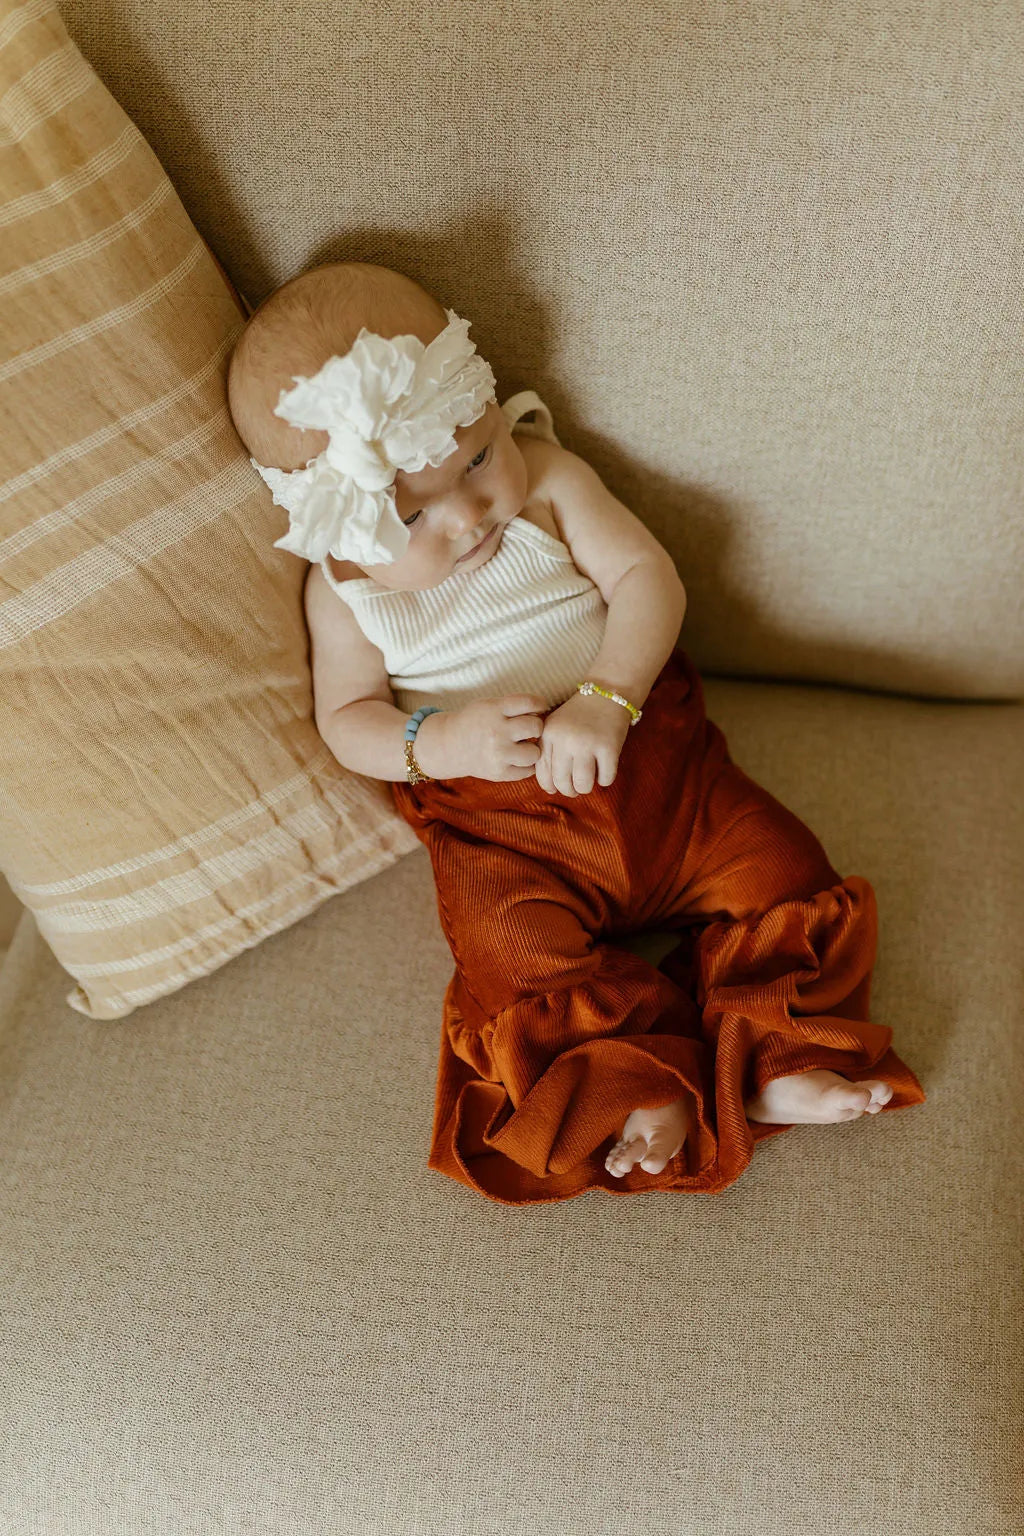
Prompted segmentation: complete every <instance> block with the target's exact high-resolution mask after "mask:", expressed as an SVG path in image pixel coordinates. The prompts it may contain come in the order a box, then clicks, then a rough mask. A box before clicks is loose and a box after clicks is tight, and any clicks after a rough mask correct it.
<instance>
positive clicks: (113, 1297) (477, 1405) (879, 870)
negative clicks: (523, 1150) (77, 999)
mask: <svg viewBox="0 0 1024 1536" xmlns="http://www.w3.org/2000/svg"><path fill="white" fill-rule="evenodd" d="M706 693H707V701H708V712H709V714H710V715H711V717H712V718H713V719H715V720H716V721H717V722H718V723H719V724H720V725H721V726H722V728H723V729H724V730H725V732H726V735H727V738H728V740H729V743H730V747H731V749H732V753H733V756H734V758H735V760H736V761H737V762H738V763H739V764H740V765H741V766H743V767H744V768H745V769H746V770H747V771H748V772H749V773H751V775H752V776H753V777H754V778H756V779H758V780H759V781H760V782H761V783H763V784H765V786H766V787H767V788H769V789H770V790H771V792H772V793H773V794H775V795H777V796H778V797H779V798H780V799H782V800H783V801H784V803H786V804H788V805H791V806H792V807H793V809H794V810H795V811H797V813H798V814H799V815H801V816H802V817H803V818H804V819H805V820H806V821H807V822H808V824H809V825H810V826H811V827H812V828H813V830H814V831H816V832H817V833H818V835H819V836H820V837H821V839H822V841H823V842H824V844H825V846H826V849H827V850H828V852H829V854H830V856H831V858H832V859H833V861H834V862H835V864H836V866H837V867H838V868H839V869H841V870H842V871H844V872H859V873H861V874H863V875H865V876H867V877H868V878H870V879H871V880H872V882H873V883H874V885H875V889H876V891H877V893H878V899H879V909H880V924H881V936H880V954H879V962H878V967H877V970H876V973H875V983H874V987H873V999H874V1004H875V1011H876V1015H877V1017H878V1019H879V1021H880V1022H884V1023H888V1024H892V1025H893V1027H894V1030H895V1040H896V1043H897V1044H898V1047H899V1050H900V1051H901V1053H902V1054H903V1055H904V1056H905V1059H906V1060H907V1061H908V1062H909V1063H910V1064H911V1065H912V1066H913V1067H914V1069H915V1070H916V1071H917V1072H918V1074H919V1075H920V1077H921V1079H922V1082H923V1084H924V1087H925V1091H926V1092H927V1094H928V1101H927V1103H925V1104H924V1105H922V1106H920V1107H919V1108H915V1109H913V1110H908V1111H903V1112H900V1113H898V1114H894V1115H887V1114H882V1115H880V1116H879V1117H877V1119H875V1120H872V1121H870V1122H868V1121H867V1120H862V1121H859V1122H857V1123H855V1124H852V1125H840V1126H827V1127H821V1126H801V1127H796V1128H794V1129H791V1130H789V1131H787V1132H786V1133H784V1134H783V1135H780V1136H777V1137H774V1138H772V1139H771V1140H769V1141H768V1142H766V1143H763V1144H761V1145H759V1146H758V1147H757V1148H756V1150H755V1154H754V1161H753V1163H752V1165H751V1167H750V1168H749V1169H748V1170H747V1172H746V1173H745V1174H744V1176H743V1178H742V1179H741V1180H740V1181H739V1182H738V1183H737V1184H736V1185H734V1186H733V1187H731V1188H730V1189H729V1190H727V1191H726V1192H725V1193H724V1194H722V1195H720V1196H717V1197H710V1196H706V1197H700V1196H673V1197H672V1198H671V1199H666V1198H659V1199H657V1200H653V1199H644V1198H643V1197H637V1198H632V1197H630V1198H622V1197H613V1198H605V1197H604V1194H603V1193H597V1192H595V1193H592V1194H590V1195H588V1196H585V1197H582V1198H579V1199H576V1200H573V1201H566V1202H561V1203H557V1204H555V1205H550V1206H527V1207H510V1206H503V1205H499V1204H495V1203H492V1202H489V1201H486V1200H484V1199H482V1198H480V1197H478V1196H475V1195H473V1194H472V1193H471V1192H470V1191H469V1190H467V1189H465V1188H464V1187H462V1186H461V1185H458V1184H456V1183H454V1182H453V1181H451V1180H448V1179H446V1178H445V1177H444V1176H443V1175H441V1174H438V1173H434V1172H432V1171H431V1170H429V1169H428V1168H427V1167H426V1157H427V1150H428V1145H429V1137H430V1126H431V1113H432V1107H433V1106H432V1096H433V1088H434V1073H435V1066H436V1060H437V1047H438V1042H439V1030H440V1005H441V999H442V995H443V991H444V988H445V986H446V984H447V981H448V978H449V976H450V974H451V957H450V954H449V952H448V949H447V946H446V945H445V942H444V939H443V937H442V935H441V930H440V926H439V923H438V920H437V912H436V904H435V900H434V894H433V886H432V881H431V876H430V866H429V860H428V857H427V854H426V850H425V849H422V848H419V849H417V850H416V851H415V852H414V853H413V854H412V855H411V856H410V857H409V858H406V859H403V860H402V861H400V862H399V863H398V864H397V865H396V866H394V867H392V868H389V869H387V870H386V871H384V872H383V873H382V874H380V875H378V876H377V877H375V878H374V879H372V880H370V881H367V882H364V883H363V884H361V885H360V886H358V887H357V888H355V889H352V890H349V891H347V892H345V893H344V894H343V895H341V896H339V897H337V898H336V899H334V900H332V901H330V902H328V903H326V904H325V905H323V906H322V907H321V908H320V909H319V911H317V912H316V913H315V914H313V915H311V916H310V917H308V918H306V919H305V920H304V921H302V922H301V923H299V924H297V925H296V926H295V927H293V928H291V929H290V930H289V931H288V932H286V933H281V934H279V935H277V936H276V937H274V938H272V939H269V940H268V941H267V942H266V943H265V944H263V945H261V946H260V948H259V950H257V951H253V952H249V953H246V954H244V955H241V956H240V957H238V958H237V959H236V960H234V961H232V963H231V964H230V965H228V966H225V967H224V968H223V969H221V970H220V971H218V972H217V973H216V974H215V975H212V976H209V977H207V978H205V979H203V980H200V981H198V982H196V983H195V984H194V985H193V986H191V987H189V988H187V989H185V990H184V991H183V992H181V993H179V994H177V995H176V996H174V997H170V998H166V999H163V1000H161V1001H159V1002H157V1003H154V1004H153V1006H152V1007H150V1008H147V1009H146V1010H144V1011H143V1012H141V1013H140V1014H139V1015H138V1016H137V1017H136V1018H134V1019H132V1020H130V1021H129V1022H127V1023H120V1024H115V1025H110V1024H97V1023H93V1022H90V1021H88V1020H83V1019H81V1018H78V1017H76V1016H75V1015H74V1014H72V1013H71V1012H69V1010H68V1009H67V1008H66V1007H65V1006H64V1003H63V991H64V988H63V983H62V980H61V976H60V972H59V971H58V969H57V967H56V966H55V965H54V963H53V962H52V960H51V958H50V957H49V956H48V954H47V952H46V950H45V949H44V948H43V946H42V945H41V944H40V943H39V941H38V940H37V939H35V937H34V934H33V932H32V929H31V920H30V919H26V920H25V921H24V922H23V924H22V926H21V928H20V929H19V932H18V935H17V938H16V940H15V945H14V948H13V950H12V954H11V957H10V961H9V964H8V969H7V972H6V974H5V975H4V976H3V977H2V978H0V985H2V986H3V988H4V991H3V993H2V994H0V1016H2V1017H3V1018H5V1019H6V1021H7V1031H6V1035H5V1037H4V1038H3V1041H2V1043H0V1095H2V1099H3V1115H2V1118H0V1202H2V1204H0V1232H2V1233H3V1247H2V1251H0V1265H2V1273H0V1294H3V1295H4V1297H5V1298H6V1316H5V1323H4V1328H3V1330H2V1331H0V1362H2V1368H0V1382H2V1383H3V1386H2V1387H0V1392H2V1393H3V1395H4V1401H3V1402H2V1403H0V1416H2V1417H3V1418H4V1419H5V1420H6V1422H7V1426H8V1428H7V1431H6V1441H5V1448H4V1449H3V1450H2V1451H0V1489H3V1490H4V1492H3V1493H2V1494H0V1510H2V1511H3V1515H2V1516H0V1519H2V1518H6V1520H7V1522H8V1528H9V1529H11V1530H12V1531H13V1530H18V1531H19V1532H20V1531H25V1532H30V1531H31V1532H35V1531H39V1532H42V1531H48V1530H50V1529H52V1527H53V1520H54V1518H55V1515H54V1512H55V1511H60V1512H62V1516H61V1518H64V1517H65V1515H66V1518H67V1519H71V1516H70V1514H68V1513H67V1512H70V1511H74V1516H73V1521H74V1530H75V1533H76V1536H108V1533H109V1532H110V1531H111V1530H113V1529H116V1530H119V1531H134V1530H142V1529H146V1530H151V1531H154V1532H159V1533H161V1536H163V1533H166V1536H172V1533H173V1536H178V1533H180V1532H182V1531H192V1530H196V1531H198V1530H203V1531H207V1530H209V1531H214V1530H216V1531H225V1532H227V1531H230V1532H236V1531H237V1532H241V1531H250V1530H252V1531H259V1532H260V1536H295V1533H296V1532H306V1531H309V1532H313V1531H317V1532H319V1531H330V1532H332V1533H333V1532H352V1533H353V1536H355V1533H359V1536H365V1533H374V1536H378V1533H379V1536H421V1533H424V1532H428V1531H429V1532H439V1533H440V1532H443V1533H445V1536H493V1533H494V1532H495V1531H497V1530H501V1531H503V1532H508V1533H513V1536H519V1533H522V1536H527V1533H529V1536H590V1533H593V1532H602V1533H603V1532H610V1531H616V1532H618V1531H620V1530H623V1529H627V1528H628V1529H631V1530H636V1531H639V1532H643V1533H644V1536H679V1533H680V1532H683V1531H685V1532H686V1533H687V1536H724V1533H729V1536H733V1533H740V1532H756V1533H757V1536H823V1533H824V1532H832V1531H840V1530H842V1531H855V1532H858V1533H859V1532H865V1533H867V1532H872V1533H875V1532H878V1533H883V1532H884V1533H885V1536H949V1533H950V1532H952V1531H956V1532H961V1531H970V1532H972V1533H986V1536H1010V1533H1011V1532H1014V1533H1016V1532H1018V1531H1020V1529H1021V1526H1020V1522H1019V1518H1018V1517H1019V1513H1020V1505H1019V1481H1017V1478H1018V1469H1017V1454H1018V1451H1019V1444H1020V1440H1019V1436H1020V1429H1021V1425H1020V1422H1019V1415H1020V1394H1019V1382H1020V1379H1021V1371H1022V1368H1024V1360H1022V1359H1021V1337H1022V1330H1021V1329H1020V1327H1019V1321H1020V1294H1019V1248H1018V1243H1019V1232H1020V1218H1021V1177H1020V1175H1021V1167H1022V1155H1021V1149H1020V1109H1019V1098H1020V1083H1021V1081H1022V1073H1021V1055H1022V1041H1024V1030H1022V1028H1021V1024H1022V1019H1021V995H1022V994H1021V980H1022V977H1021V946H1020V929H1021V923H1022V919H1024V898H1022V891H1024V879H1022V870H1021V848H1022V833H1024V828H1022V820H1024V809H1022V806H1021V802H1020V797H1019V785H1020V783H1021V782H1022V780H1024V708H1022V707H1020V706H1006V707H999V706H995V705H963V706H956V705H942V704H929V703H900V702H897V701H893V700H887V699H884V698H872V697H868V696H864V695H858V694H855V693H847V692H843V691H838V690H837V691H832V690H815V689H806V688H796V687H789V686H777V687H769V686H765V685H750V684H742V683H727V682H717V681H715V680H708V682H707V688H706ZM65 1523H66V1521H65Z"/></svg>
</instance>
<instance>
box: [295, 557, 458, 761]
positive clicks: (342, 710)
mask: <svg viewBox="0 0 1024 1536" xmlns="http://www.w3.org/2000/svg"><path fill="white" fill-rule="evenodd" d="M305 606H306V623H307V625H308V627H309V637H310V642H311V647H312V668H313V704H314V712H315V718H316V728H317V730H318V731H319V732H320V735H321V736H322V737H323V739H324V741H325V742H326V743H327V745H328V746H329V747H330V749H331V751H332V752H333V753H334V756H335V757H336V758H337V760H338V762H339V763H341V765H342V767H343V768H351V769H352V771H353V773H363V774H366V775H367V777H369V778H371V779H387V780H389V781H393V782H397V781H400V780H403V779H405V777H406V767H405V727H406V725H407V723H408V717H407V716H406V715H404V714H403V713H402V711H401V710H400V709H398V708H397V707H396V705H395V701H394V695H393V694H392V692H391V685H390V683H389V681H388V674H387V669H386V667H385V665H384V657H383V655H382V653H381V651H380V649H379V648H378V647H377V646H376V645H374V644H373V641H372V640H368V639H367V637H366V636H365V635H364V634H363V632H362V630H361V629H360V628H359V625H358V624H357V622H356V618H355V614H354V613H353V612H352V610H351V608H349V607H348V605H347V604H346V603H344V602H343V601H342V599H341V598H340V597H338V595H337V594H336V593H335V592H332V591H331V588H330V587H329V586H328V584H327V581H326V580H325V578H324V574H323V572H322V571H321V569H320V567H319V566H318V565H311V566H310V568H309V575H308V576H307V577H306V588H305ZM447 724H448V722H447V721H446V720H445V719H444V717H443V715H441V714H437V715H428V716H427V717H426V719H425V720H424V721H423V722H422V723H421V725H420V728H419V730H418V731H417V733H416V761H417V762H418V763H419V765H420V767H421V768H422V769H423V772H424V773H427V774H429V775H430V777H431V778H432V779H433V778H437V779H443V778H446V777H448V769H449V762H448V754H447V753H446V749H445V748H446V739H447Z"/></svg>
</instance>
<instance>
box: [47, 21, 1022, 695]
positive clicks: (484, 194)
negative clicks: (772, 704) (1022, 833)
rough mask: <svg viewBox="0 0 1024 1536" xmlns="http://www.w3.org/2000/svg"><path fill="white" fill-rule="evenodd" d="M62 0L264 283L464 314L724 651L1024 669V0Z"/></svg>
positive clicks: (223, 242)
mask: <svg viewBox="0 0 1024 1536" xmlns="http://www.w3.org/2000/svg"><path fill="white" fill-rule="evenodd" d="M64 5H65V13H66V15H67V17H68V21H69V25H70V26H71V28H72V30H73V33H74V35H75V36H76V38H77V39H78V40H79V41H80V43H81V44H82V46H83V47H84V49H85V52H86V53H87V55H88V57H89V58H90V59H91V60H92V61H93V63H94V64H96V65H97V66H98V67H99V68H100V69H101V71H102V73H103V76H104V78H105V79H106V80H107V82H108V83H109V84H110V86H111V88H112V89H113V90H114V92H115V94H116V95H117V96H118V99H119V100H120V101H121V102H122V103H123V104H124V105H125V106H126V107H127V108H128V110H129V111H131V112H132V113H133V115H135V116H136V120H137V121H138V122H140V123H141V124H142V125H143V127H144V131H145V133H146V135H147V137H148V138H149V140H150V142H151V143H152V144H153V146H154V148H155V149H156V150H157V153H158V154H159V155H160V157H161V159H162V160H163V163H164V164H165V165H166V166H167V168H168V171H169V173H170V174H171V176H172V178H173V180H174V183H175V186H176V187H177V189H178V191H179V192H180V193H181V195H182V197H183V198H184V201H185V204H186V206H187V207H188V209H189V211H190V213H191V214H192V217H193V218H194V219H195V220H196V221H197V223H198V225H199V227H200V229H202V230H203V231H204V233H205V234H206V235H207V237H208V238H209V239H210V240H211V242H212V243H213V245H214V246H215V247H216V249H217V250H218V251H219V252H220V254H221V256H222V257H223V258H224V260H225V262H226V264H227V266H228V268H229V270H230V272H231V274H232V276H233V277H234V279H235V281H236V282H237V283H238V284H239V285H240V286H241V288H242V290H243V291H244V292H245V293H246V295H247V296H248V297H249V299H251V300H252V301H254V302H257V301H259V300H261V299H263V298H264V297H265V296H266V294H268V293H269V292H270V290H271V289H272V288H273V287H275V286H276V285H277V284H278V283H280V282H283V281H285V280H286V279H287V278H290V277H292V276H294V275H295V274H296V273H297V272H300V271H302V270H303V269H304V268H305V267H307V266H309V265H310V264H312V263H313V262H314V261H327V260H331V259H341V260H359V261H375V262H382V263H384V264H385V265H389V266H395V267H398V268H399V269H400V270H402V271H406V272H408V273H409V274H410V275H411V276H412V277H415V278H416V279H417V280H418V281H420V282H423V283H424V284H425V285H426V286H427V287H428V288H429V289H431V291H432V292H434V293H436V294H437V296H438V297H439V299H440V300H441V301H442V302H444V303H447V304H450V305H452V306H453V307H455V309H456V310H457V312H458V313H459V314H463V315H466V316H467V317H469V318H470V319H471V320H472V322H473V335H474V337H475V338H477V342H478V345H479V348H480V351H481V353H482V354H483V356H484V357H486V358H487V360H488V362H489V363H490V364H491V366H492V367H493V369H494V371H495V374H496V375H497V378H498V384H499V393H500V396H501V398H505V396H506V395H507V394H512V393H514V392H515V391H516V390H517V389H521V388H524V387H526V386H527V385H530V386H532V387H533V388H535V389H537V390H538V392H539V393H540V394H541V395H542V396H543V398H544V399H545V400H547V401H548V403H549V404H550V405H551V408H552V410H553V411H554V414H555V419H556V420H557V422H558V425H559V435H560V437H561V438H562V441H563V442H564V443H565V445H566V446H567V447H568V448H570V449H572V450H573V451H574V452H576V453H578V454H580V455H581V457H582V458H584V459H585V460H586V461H587V462H588V463H590V464H592V465H593V467H594V469H595V470H596V471H597V472H598V473H599V474H600V476H601V478H602V479H603V480H604V482H605V484H606V485H607V486H608V487H609V488H610V489H611V490H612V491H613V492H614V494H615V495H616V496H618V497H619V499H620V500H621V501H623V502H624V503H625V505H626V506H628V507H630V508H631V509H632V511H633V512H634V513H635V514H636V516H637V517H639V518H640V519H641V521H642V522H644V523H645V524H646V525H647V527H649V528H650V530H651V532H652V533H653V534H654V535H655V537H656V538H657V539H658V540H659V542H660V543H662V544H663V545H664V546H665V548H666V549H668V550H669V552H670V553H671V554H672V555H673V556H674V558H675V561H676V564H677V566H678V569H679V573H680V575H681V576H682V579H683V581H684V582H685V584H686V589H687V593H688V596H689V607H688V610H687V620H686V624H687V629H686V645H687V649H688V650H689V652H690V654H691V655H692V656H693V658H694V661H695V662H696V663H697V665H698V667H699V668H700V670H701V672H702V674H707V673H708V672H709V671H710V672H725V673H731V674H733V675H740V676H750V677H775V678H787V677H788V678H795V679H798V680H799V679H806V680H824V681H834V682H843V683H848V684H854V685H858V686H862V687H870V688H878V689H882V690H886V691H892V692H911V693H919V694H923V695H935V696H945V697H977V698H986V697H988V698H998V697H1014V698H1019V697H1021V696H1022V695H1024V600H1022V589H1021V581H1020V576H1019V573H1020V571H1021V570H1022V569H1024V519H1022V518H1021V516H1020V508H1021V506H1022V505H1024V414H1022V412H1024V330H1022V326H1021V303H1020V298H1021V291H1022V282H1024V144H1022V124H1024V63H1022V56H1021V47H1020V36H1019V34H1020V20H1021V17H1020V9H1019V6H1017V5H1016V4H1012V3H1001V0H992V3H985V4H977V5H964V4H960V3H956V0H849V3H844V4H842V5H816V4H812V3H811V0H784V3H780V4H763V5H743V4H738V3H733V4H722V3H719V0H688V3H687V4H685V5H680V4H678V3H675V0H642V3H640V4H639V5H638V6H637V7H636V8H635V10H631V11H630V12H629V15H628V17H627V16H626V13H625V11H624V10H623V8H622V6H621V5H617V4H610V3H609V0H573V3H572V4H571V5H565V4H559V3H557V0H546V3H541V4H537V5H524V4H522V3H512V4H509V5H507V6H493V5H469V6H460V5H456V4H442V5H440V6H433V7H431V8H430V9H429V10H424V9H423V7H422V6H421V5H420V3H419V0H393V3H391V4H389V5H387V6H385V7H381V6H368V5H364V4H357V3H354V0H302V4H301V6H299V7H297V8H292V7H284V6H281V5H279V4H276V3H270V0H264V3H261V4H258V5H256V6H255V8H253V7H250V6H243V5H241V4H240V3H239V0H228V3H225V4H223V5H219V6H211V7H209V8H206V9H203V8H199V9H196V8H194V7H190V6H186V5H167V4H164V5H162V6H160V7H159V12H158V14H154V10H153V5H152V3H151V0H117V3H116V4H115V3H113V0H64Z"/></svg>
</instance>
